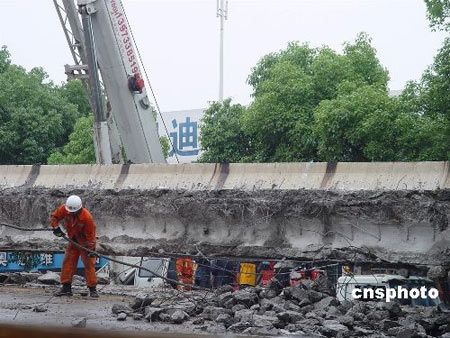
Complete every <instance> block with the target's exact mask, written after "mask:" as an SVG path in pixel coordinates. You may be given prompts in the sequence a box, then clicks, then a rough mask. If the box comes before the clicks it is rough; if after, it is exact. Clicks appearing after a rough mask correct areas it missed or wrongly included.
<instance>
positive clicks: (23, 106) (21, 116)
mask: <svg viewBox="0 0 450 338" xmlns="http://www.w3.org/2000/svg"><path fill="white" fill-rule="evenodd" d="M77 115H78V112H77V109H76V107H75V106H74V105H73V104H71V103H70V102H68V101H67V100H66V99H65V98H64V97H63V96H62V95H61V92H60V88H59V87H58V86H55V85H54V84H53V83H52V82H49V81H48V76H47V74H46V73H45V72H44V71H43V69H42V68H34V69H32V70H31V71H29V72H27V71H26V70H25V69H23V68H22V67H20V66H17V65H14V64H12V63H11V60H10V55H9V52H8V51H7V49H6V48H5V47H4V48H2V50H1V51H0V163H1V164H33V163H46V160H47V157H48V155H49V153H50V152H51V151H52V150H53V149H55V148H57V147H60V146H62V145H63V144H64V143H65V142H66V141H67V138H68V136H69V134H70V132H71V131H72V129H73V124H74V122H75V120H76V118H77Z"/></svg>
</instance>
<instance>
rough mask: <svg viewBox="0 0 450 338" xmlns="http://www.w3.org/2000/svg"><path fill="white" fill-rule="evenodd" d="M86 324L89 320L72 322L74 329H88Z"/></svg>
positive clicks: (79, 319)
mask: <svg viewBox="0 0 450 338" xmlns="http://www.w3.org/2000/svg"><path fill="white" fill-rule="evenodd" d="M86 322H87V318H86V317H83V318H77V319H74V320H73V321H72V327H78V328H80V329H82V328H85V327H86Z"/></svg>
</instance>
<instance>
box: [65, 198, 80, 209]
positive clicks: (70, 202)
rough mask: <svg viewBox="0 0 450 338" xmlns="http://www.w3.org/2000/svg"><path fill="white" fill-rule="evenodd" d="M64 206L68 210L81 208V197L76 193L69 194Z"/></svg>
mask: <svg viewBox="0 0 450 338" xmlns="http://www.w3.org/2000/svg"><path fill="white" fill-rule="evenodd" d="M65 207H66V210H67V211H68V212H77V211H78V210H80V209H81V198H80V197H78V196H77V195H72V196H69V197H68V198H67V201H66V205H65Z"/></svg>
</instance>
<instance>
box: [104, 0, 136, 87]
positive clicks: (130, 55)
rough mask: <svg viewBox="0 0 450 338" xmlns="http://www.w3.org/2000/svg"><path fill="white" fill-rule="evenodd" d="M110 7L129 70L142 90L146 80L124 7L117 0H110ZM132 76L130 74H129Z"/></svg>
mask: <svg viewBox="0 0 450 338" xmlns="http://www.w3.org/2000/svg"><path fill="white" fill-rule="evenodd" d="M109 4H110V8H111V11H112V15H113V16H114V17H115V20H113V29H114V33H115V34H116V36H117V38H118V42H119V44H121V46H119V49H120V52H121V55H122V57H123V58H125V59H126V61H128V67H127V68H128V70H127V72H130V71H131V74H133V75H131V76H132V77H133V78H134V79H135V81H136V84H135V86H136V88H138V91H139V92H141V91H142V89H143V88H144V81H143V79H142V77H141V73H140V70H139V64H138V63H137V62H136V60H137V58H136V54H135V52H134V48H133V44H132V43H131V38H130V32H129V29H128V23H127V21H126V18H125V16H124V15H123V9H122V7H121V5H120V4H119V3H118V2H117V0H109ZM129 76H130V75H129Z"/></svg>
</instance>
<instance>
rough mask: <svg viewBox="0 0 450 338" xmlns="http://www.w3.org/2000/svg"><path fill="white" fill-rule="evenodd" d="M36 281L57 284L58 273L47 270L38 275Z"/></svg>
mask: <svg viewBox="0 0 450 338" xmlns="http://www.w3.org/2000/svg"><path fill="white" fill-rule="evenodd" d="M37 280H38V282H39V283H42V284H47V285H58V284H59V274H57V273H56V272H53V271H47V273H45V274H43V275H42V276H39V277H38V279H37Z"/></svg>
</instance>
